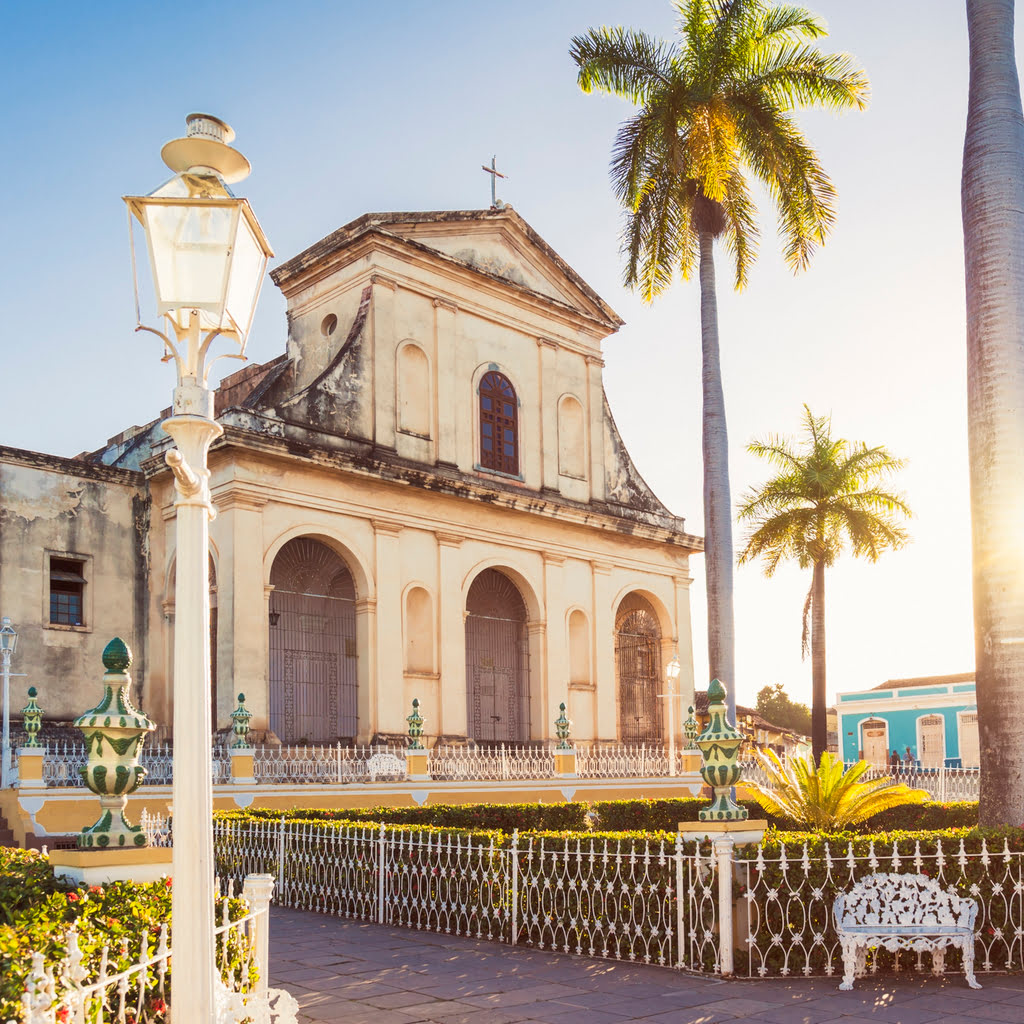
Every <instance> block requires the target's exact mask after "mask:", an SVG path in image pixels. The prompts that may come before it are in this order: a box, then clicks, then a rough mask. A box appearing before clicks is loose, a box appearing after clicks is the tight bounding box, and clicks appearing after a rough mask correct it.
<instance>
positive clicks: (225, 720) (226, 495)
mask: <svg viewBox="0 0 1024 1024" xmlns="http://www.w3.org/2000/svg"><path fill="white" fill-rule="evenodd" d="M213 500H214V503H215V504H216V507H217V511H218V516H217V519H216V520H214V523H213V527H212V529H211V532H212V533H213V535H214V537H215V539H216V541H217V547H218V552H219V555H220V558H219V562H218V578H217V669H218V674H217V702H216V707H217V722H214V723H213V728H214V729H216V728H217V727H218V725H222V726H223V725H228V724H230V718H229V716H230V714H231V712H232V711H233V710H234V709H235V704H236V703H237V701H236V697H237V695H238V693H239V691H240V690H241V691H243V692H244V693H245V702H246V705H247V706H248V708H249V710H250V711H251V712H252V714H253V719H252V728H253V729H255V730H258V731H263V730H265V729H268V728H270V722H269V716H270V704H269V687H268V683H267V654H268V646H269V628H270V627H269V622H268V619H267V604H266V599H265V595H264V584H263V507H264V505H266V503H267V499H266V498H265V497H264V496H263V495H261V494H260V493H258V492H257V491H256V488H255V487H254V486H253V485H252V484H245V485H240V484H238V483H232V484H229V485H227V486H226V487H224V488H218V489H217V490H216V491H215V492H214V495H213Z"/></svg>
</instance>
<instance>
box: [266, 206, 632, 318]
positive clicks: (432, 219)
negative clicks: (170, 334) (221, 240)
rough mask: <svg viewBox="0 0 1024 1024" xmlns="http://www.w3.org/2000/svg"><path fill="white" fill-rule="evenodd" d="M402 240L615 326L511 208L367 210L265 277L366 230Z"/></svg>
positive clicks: (296, 270)
mask: <svg viewBox="0 0 1024 1024" xmlns="http://www.w3.org/2000/svg"><path fill="white" fill-rule="evenodd" d="M374 231H376V232H379V233H382V234H385V235H387V236H388V237H390V238H397V239H402V240H404V241H407V242H409V243H411V244H412V245H415V246H416V247H418V248H419V249H421V250H430V251H433V252H436V253H437V254H439V256H441V257H442V258H444V259H446V260H448V261H452V262H455V263H457V264H459V265H460V266H463V267H465V268H466V269H468V270H471V271H476V272H478V273H480V274H483V275H486V276H487V277H488V278H490V279H491V280H497V281H502V282H505V283H507V284H509V285H512V286H513V287H515V288H519V289H525V290H526V291H528V292H531V293H533V294H534V295H538V296H543V297H545V298H548V299H551V300H553V301H555V302H557V303H560V304H561V305H564V306H569V307H571V308H573V309H576V310H579V312H581V313H582V314H584V315H585V316H587V317H589V318H592V319H596V320H599V321H602V322H604V323H606V324H608V326H609V327H610V328H611V329H612V330H615V329H617V328H618V327H619V326H620V325H621V323H622V320H621V319H620V318H619V316H618V315H617V314H616V313H615V311H614V310H613V309H612V308H611V307H610V306H609V305H608V304H607V303H606V302H605V301H604V300H603V299H602V298H601V297H600V296H599V295H598V294H597V292H595V291H594V289H593V288H591V287H590V286H589V285H588V284H587V283H586V282H585V281H584V280H583V279H582V278H581V277H580V276H579V275H578V274H577V273H576V272H575V271H574V270H573V269H572V268H571V267H570V266H569V264H568V263H566V262H565V260H563V259H562V258H561V257H560V256H559V255H558V253H556V252H555V251H554V249H552V248H551V246H549V245H548V244H547V243H546V242H545V241H544V239H542V238H541V237H540V235H538V234H537V232H536V231H534V230H533V229H532V228H531V227H530V225H529V224H527V223H526V221H525V220H523V218H522V217H520V216H519V214H518V213H516V212H515V211H514V210H513V209H511V207H503V208H501V209H489V210H448V211H441V212H433V213H430V212H423V213H368V214H365V215H364V216H362V217H360V218H359V219H358V220H354V221H352V222H351V223H350V224H346V225H345V226H344V227H343V228H339V229H338V230H337V231H335V232H334V233H333V234H331V235H328V236H327V237H326V238H324V239H322V240H321V241H320V242H317V243H316V245H313V246H311V247H310V248H309V249H307V250H306V251H305V252H303V253H300V254H299V255H298V256H296V257H295V258H294V259H292V260H289V261H288V262H287V263H285V264H282V265H281V266H280V267H278V268H277V269H276V270H275V271H274V272H273V274H272V275H271V276H272V277H273V279H274V281H275V283H277V284H278V285H279V286H280V285H283V284H284V283H285V282H286V281H288V280H289V279H290V278H291V277H293V276H294V275H295V274H300V273H303V272H304V271H306V270H308V269H309V268H311V267H312V266H314V265H315V264H317V263H319V262H320V261H321V260H325V259H328V258H330V257H332V256H334V255H335V254H338V253H339V252H341V251H342V250H344V249H347V248H349V247H350V246H353V245H355V244H356V243H357V242H358V241H359V240H360V239H362V238H364V237H365V236H366V235H367V234H369V233H372V232H374Z"/></svg>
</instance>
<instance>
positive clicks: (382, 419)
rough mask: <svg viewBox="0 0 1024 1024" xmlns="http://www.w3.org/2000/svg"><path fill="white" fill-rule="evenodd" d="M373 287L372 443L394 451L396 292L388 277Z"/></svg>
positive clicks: (374, 281) (373, 281)
mask: <svg viewBox="0 0 1024 1024" xmlns="http://www.w3.org/2000/svg"><path fill="white" fill-rule="evenodd" d="M370 281H371V284H372V286H373V443H374V444H375V445H376V446H377V447H379V448H390V449H391V450H392V451H393V450H394V447H395V350H396V349H397V347H398V345H397V340H396V338H395V316H394V308H395V290H396V289H397V287H398V285H397V284H396V283H395V282H394V281H392V280H391V279H390V278H388V277H382V276H381V275H380V274H374V275H373V277H372V278H371V279H370Z"/></svg>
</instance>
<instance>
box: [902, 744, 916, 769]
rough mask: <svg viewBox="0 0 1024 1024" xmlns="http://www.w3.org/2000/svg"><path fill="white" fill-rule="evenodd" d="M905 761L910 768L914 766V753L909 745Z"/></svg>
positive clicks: (904, 757) (904, 756)
mask: <svg viewBox="0 0 1024 1024" xmlns="http://www.w3.org/2000/svg"><path fill="white" fill-rule="evenodd" d="M903 762H904V764H906V766H907V767H908V768H913V767H914V755H913V754H912V753H911V752H910V747H907V752H906V754H904V755H903Z"/></svg>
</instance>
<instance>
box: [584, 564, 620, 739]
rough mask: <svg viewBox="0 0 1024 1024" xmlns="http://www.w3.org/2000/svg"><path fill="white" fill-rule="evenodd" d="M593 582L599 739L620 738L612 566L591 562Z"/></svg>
mask: <svg viewBox="0 0 1024 1024" xmlns="http://www.w3.org/2000/svg"><path fill="white" fill-rule="evenodd" d="M590 566H591V570H592V573H593V581H594V598H593V600H594V683H595V684H596V687H597V692H596V699H597V738H598V739H602V740H611V739H617V738H618V726H619V716H618V694H617V693H616V692H615V618H614V616H613V615H612V601H613V600H614V599H615V595H614V594H613V593H612V575H611V574H612V566H611V563H610V562H591V563H590Z"/></svg>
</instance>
